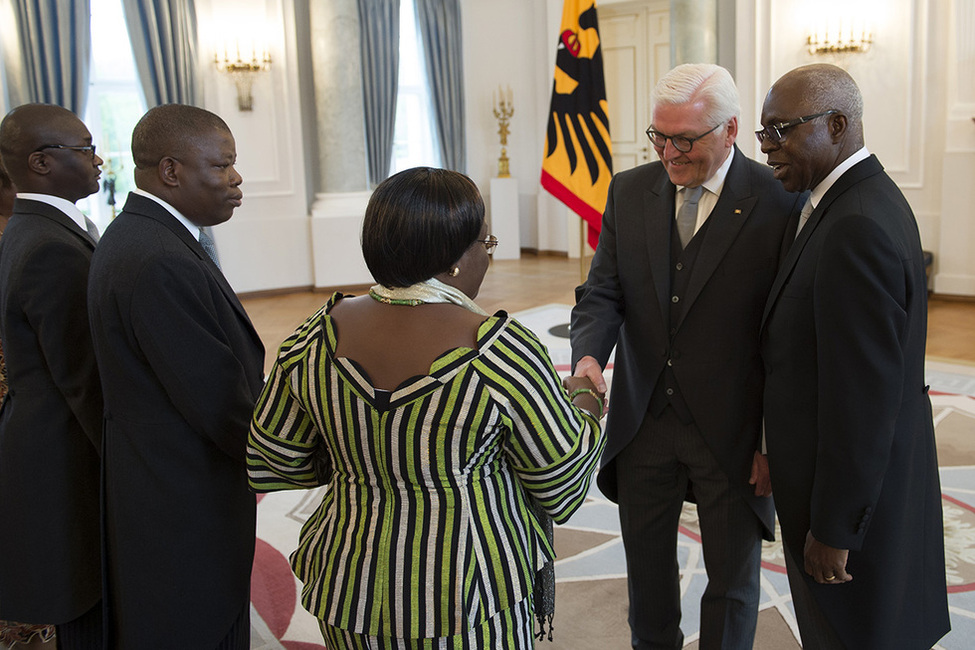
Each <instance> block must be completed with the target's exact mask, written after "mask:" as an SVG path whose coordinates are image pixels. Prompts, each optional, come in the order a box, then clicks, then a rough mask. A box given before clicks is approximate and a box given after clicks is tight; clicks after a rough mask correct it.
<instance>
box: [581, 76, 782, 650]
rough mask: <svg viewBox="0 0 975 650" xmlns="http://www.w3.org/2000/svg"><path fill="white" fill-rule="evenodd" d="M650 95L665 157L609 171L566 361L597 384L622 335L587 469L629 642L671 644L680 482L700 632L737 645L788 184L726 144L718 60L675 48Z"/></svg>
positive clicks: (757, 510)
mask: <svg viewBox="0 0 975 650" xmlns="http://www.w3.org/2000/svg"><path fill="white" fill-rule="evenodd" d="M652 100H653V122H652V123H651V125H650V128H649V129H648V131H647V135H648V136H649V137H650V142H651V144H653V146H654V150H655V151H656V152H657V156H659V158H660V161H659V162H654V163H650V164H646V165H641V166H639V167H636V168H634V169H631V170H628V171H625V172H622V173H620V174H617V175H616V177H615V178H614V179H613V181H612V184H611V185H610V188H609V198H608V200H607V203H606V211H605V213H604V215H603V226H602V232H601V233H600V236H599V245H598V247H597V248H596V254H595V257H594V258H593V261H592V268H591V270H590V272H589V278H588V279H587V280H586V283H585V284H584V285H582V286H581V287H579V289H577V290H576V299H577V304H576V306H575V308H574V309H573V311H572V326H571V339H572V359H573V364H574V368H575V371H574V372H575V374H576V375H587V376H589V377H590V378H591V379H592V380H593V382H594V383H596V384H597V385H598V386H599V387H600V389H601V390H603V389H605V382H604V381H603V378H602V368H604V367H605V365H606V363H607V360H608V358H609V354H610V352H611V350H612V349H613V346H614V345H618V347H617V350H616V364H615V372H614V375H613V377H614V379H613V391H612V396H611V398H610V409H609V420H608V422H607V436H608V442H607V445H606V450H605V452H604V453H603V458H602V468H601V469H600V472H599V476H598V479H597V480H598V484H599V487H600V489H601V490H602V491H603V493H604V494H606V495H607V496H608V497H609V498H610V499H612V500H614V501H616V502H618V503H619V513H620V525H621V530H622V533H623V543H624V547H625V551H626V563H627V580H628V584H629V597H630V613H629V621H630V628H631V631H632V642H633V647H634V648H640V649H643V648H680V647H682V645H683V638H684V637H683V634H682V632H681V629H680V618H681V609H680V577H679V575H678V565H677V528H678V524H679V520H680V514H681V507H682V505H683V501H684V499H685V497H686V496H688V494H689V492H690V491H692V492H693V497H694V498H695V499H696V501H697V504H698V515H699V518H700V522H701V536H702V543H703V547H704V564H705V567H706V568H707V576H708V585H707V588H706V590H705V593H704V596H703V597H702V601H701V628H700V629H701V647H702V648H719V647H720V648H725V649H729V648H740V649H743V650H744V649H750V648H751V647H752V642H753V639H754V636H755V626H756V623H757V619H758V601H759V593H760V586H759V567H760V563H761V542H762V537H763V536H764V537H766V538H769V539H771V536H772V530H773V513H772V502H771V499H769V498H768V494H769V483H768V469H767V465H766V463H765V458H764V456H763V455H762V454H761V451H760V449H761V442H760V438H761V428H762V388H763V383H764V377H763V374H764V373H763V369H762V364H761V359H760V358H759V354H758V343H759V339H758V327H759V323H760V322H761V318H762V309H763V307H764V306H765V299H766V297H767V296H768V291H769V287H771V286H772V280H773V278H774V277H775V271H776V269H777V268H778V264H779V259H780V256H781V255H782V251H783V250H784V246H786V245H787V244H786V243H785V242H786V241H787V239H788V238H787V237H786V230H787V227H788V225H789V223H790V213H795V212H798V206H797V202H798V201H797V198H798V197H797V196H796V195H794V194H789V193H788V192H785V191H784V190H783V189H782V188H781V187H780V186H779V185H778V184H777V183H776V182H775V180H774V179H773V178H772V175H771V173H770V172H769V170H768V169H767V168H764V167H763V166H762V165H760V164H758V163H756V162H754V161H752V160H749V159H747V158H746V157H745V156H744V155H743V154H742V153H741V152H740V151H739V150H738V149H737V147H735V144H734V143H735V138H736V137H737V135H738V113H739V110H740V109H739V102H738V90H737V89H736V88H735V83H734V81H733V80H732V78H731V75H730V74H729V73H728V71H727V70H725V69H724V68H721V67H719V66H716V65H709V64H687V65H682V66H678V67H677V68H675V69H673V70H671V71H670V72H669V73H667V74H666V75H665V76H664V77H663V78H662V79H661V80H660V82H659V83H658V84H657V86H656V87H655V88H654V92H653V97H652ZM791 223H792V230H793V231H794V230H795V225H794V222H791Z"/></svg>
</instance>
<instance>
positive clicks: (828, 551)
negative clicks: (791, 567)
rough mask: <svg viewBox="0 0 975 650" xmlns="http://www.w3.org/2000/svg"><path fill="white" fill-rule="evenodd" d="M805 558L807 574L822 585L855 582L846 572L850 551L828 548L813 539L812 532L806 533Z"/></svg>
mask: <svg viewBox="0 0 975 650" xmlns="http://www.w3.org/2000/svg"><path fill="white" fill-rule="evenodd" d="M803 555H804V557H805V569H806V573H808V574H809V575H811V576H812V577H813V579H814V580H815V581H816V582H818V583H819V584H821V585H838V584H840V583H843V582H849V581H850V580H853V576H852V575H850V574H849V573H847V572H846V561H847V558H849V556H850V551H849V550H847V549H843V548H833V547H832V546H827V545H826V544H823V543H822V542H820V541H818V540H817V539H816V538H815V537H813V534H812V531H808V532H807V533H806V548H805V551H804V552H803Z"/></svg>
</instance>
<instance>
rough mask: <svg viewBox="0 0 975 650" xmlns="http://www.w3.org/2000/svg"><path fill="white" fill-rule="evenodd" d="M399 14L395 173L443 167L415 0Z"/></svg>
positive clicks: (405, 4) (404, 1)
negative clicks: (423, 167) (426, 167)
mask: <svg viewBox="0 0 975 650" xmlns="http://www.w3.org/2000/svg"><path fill="white" fill-rule="evenodd" d="M399 12H400V13H399V29H400V36H399V39H400V40H399V96H398V97H397V100H396V125H395V127H394V131H393V162H392V170H391V171H390V173H391V174H395V173H396V172H399V171H403V170H404V169H409V168H410V167H417V166H419V165H427V166H430V167H439V166H440V164H441V163H440V148H439V147H438V146H437V140H436V136H435V135H434V134H435V133H436V128H435V127H434V123H433V107H432V106H431V103H430V84H429V83H428V82H427V68H426V64H425V63H424V58H423V43H422V41H421V39H420V35H419V34H420V30H419V28H418V26H417V24H416V9H415V7H414V5H413V0H402V1H401V2H400V10H399Z"/></svg>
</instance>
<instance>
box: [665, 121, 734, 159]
mask: <svg viewBox="0 0 975 650" xmlns="http://www.w3.org/2000/svg"><path fill="white" fill-rule="evenodd" d="M722 124H723V122H722ZM719 126H721V124H715V125H714V126H713V127H712V128H710V129H708V130H707V131H705V132H704V133H702V134H701V135H699V136H697V137H696V138H688V137H687V136H684V135H666V134H663V133H661V132H660V131H657V130H655V129H654V128H653V125H651V126H650V128H648V129H647V137H648V138H650V144H652V145H653V146H655V147H657V148H658V149H663V148H664V147H666V146H667V140H670V144H672V145H674V149H676V150H677V151H679V152H681V153H688V152H689V151H690V150H691V147H693V146H694V143H695V142H697V141H698V140H700V139H701V138H703V137H704V136H706V135H708V134H709V133H711V132H712V131H714V130H715V129H717V128H718V127H719Z"/></svg>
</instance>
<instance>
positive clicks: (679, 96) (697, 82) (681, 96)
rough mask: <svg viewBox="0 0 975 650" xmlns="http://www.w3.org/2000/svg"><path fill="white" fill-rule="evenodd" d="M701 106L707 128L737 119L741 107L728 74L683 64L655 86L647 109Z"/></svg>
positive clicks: (715, 68) (710, 67)
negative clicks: (703, 107)
mask: <svg viewBox="0 0 975 650" xmlns="http://www.w3.org/2000/svg"><path fill="white" fill-rule="evenodd" d="M702 100H703V102H704V106H705V113H704V116H705V119H706V121H707V122H708V123H709V124H723V123H725V122H727V121H728V120H730V119H731V118H733V117H738V114H739V113H740V112H741V104H740V101H739V99H738V88H737V86H735V80H734V79H732V78H731V73H730V72H728V71H727V70H725V69H724V68H722V67H721V66H719V65H715V64H713V63H684V64H682V65H679V66H677V67H676V68H674V69H673V70H671V71H670V72H668V73H667V74H665V75H664V76H663V77H661V79H660V81H658V82H657V85H656V86H654V88H653V92H652V93H650V105H651V109H655V108H656V107H657V106H660V105H665V106H678V105H681V104H690V103H692V102H696V101H702Z"/></svg>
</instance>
